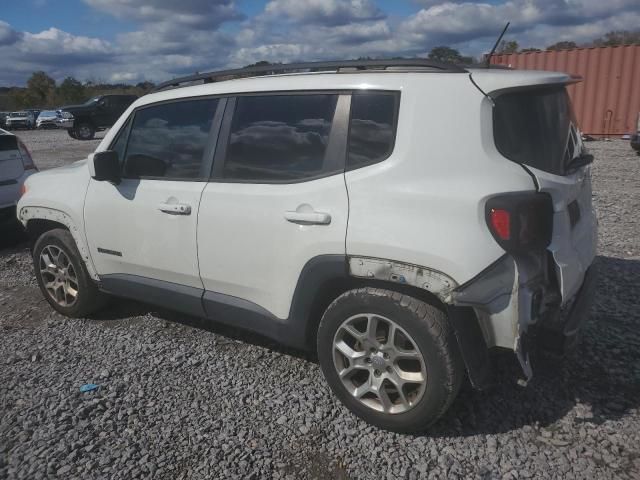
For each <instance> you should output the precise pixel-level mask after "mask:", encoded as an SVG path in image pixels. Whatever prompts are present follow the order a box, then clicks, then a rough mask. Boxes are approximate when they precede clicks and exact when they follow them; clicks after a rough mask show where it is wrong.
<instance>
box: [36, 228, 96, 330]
mask: <svg viewBox="0 0 640 480" xmlns="http://www.w3.org/2000/svg"><path fill="white" fill-rule="evenodd" d="M33 263H34V268H35V271H36V279H37V281H38V285H39V286H40V290H41V291H42V294H43V295H44V297H45V298H46V300H47V302H49V304H50V305H51V306H52V307H53V308H54V309H56V310H57V311H58V312H60V313H62V314H63V315H66V316H69V317H83V316H85V315H88V314H89V313H92V312H94V311H96V310H98V309H100V308H101V307H102V306H103V305H104V303H105V301H106V296H105V295H104V294H103V293H101V292H100V291H99V290H98V287H97V286H96V285H95V283H93V280H91V277H90V276H89V273H88V272H87V267H86V266H85V264H84V261H83V260H82V259H81V257H80V253H79V252H78V249H77V247H76V244H75V242H74V240H73V237H72V236H71V233H69V231H68V230H63V229H54V230H49V231H48V232H45V233H43V234H42V235H41V236H40V238H38V240H37V241H36V243H35V246H34V249H33Z"/></svg>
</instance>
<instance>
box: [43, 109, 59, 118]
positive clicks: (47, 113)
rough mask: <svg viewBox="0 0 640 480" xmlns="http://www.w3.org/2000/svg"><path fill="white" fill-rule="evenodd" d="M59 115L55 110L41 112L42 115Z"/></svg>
mask: <svg viewBox="0 0 640 480" xmlns="http://www.w3.org/2000/svg"><path fill="white" fill-rule="evenodd" d="M57 115H58V112H55V111H53V110H45V111H44V112H40V116H41V117H56V116H57Z"/></svg>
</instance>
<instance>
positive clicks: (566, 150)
mask: <svg viewBox="0 0 640 480" xmlns="http://www.w3.org/2000/svg"><path fill="white" fill-rule="evenodd" d="M493 136H494V140H495V144H496V147H497V149H498V151H499V152H500V153H501V154H502V155H504V156H505V157H507V158H508V159H509V160H512V161H514V162H517V163H522V164H525V165H528V166H530V167H534V168H537V169H539V170H543V171H545V172H549V173H553V174H556V175H565V174H566V167H567V165H568V164H569V162H571V160H572V159H573V157H574V153H575V148H576V144H577V142H578V138H577V125H576V120H575V116H574V114H573V109H572V107H571V100H570V99H569V95H568V94H567V91H566V89H565V88H564V86H561V87H558V86H555V87H544V88H540V87H537V88H533V89H526V90H518V91H513V92H507V93H503V94H501V95H499V96H497V97H496V98H495V107H494V109H493Z"/></svg>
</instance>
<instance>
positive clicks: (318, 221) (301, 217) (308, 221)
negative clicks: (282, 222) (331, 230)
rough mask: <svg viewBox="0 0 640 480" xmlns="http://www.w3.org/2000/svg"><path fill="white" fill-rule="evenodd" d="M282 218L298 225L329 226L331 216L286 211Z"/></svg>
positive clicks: (318, 213)
mask: <svg viewBox="0 0 640 480" xmlns="http://www.w3.org/2000/svg"><path fill="white" fill-rule="evenodd" d="M284 218H285V219H286V220H287V221H288V222H291V223H297V224H299V225H329V224H330V223H331V215H329V214H328V213H324V212H297V211H291V210H289V211H287V212H285V213H284Z"/></svg>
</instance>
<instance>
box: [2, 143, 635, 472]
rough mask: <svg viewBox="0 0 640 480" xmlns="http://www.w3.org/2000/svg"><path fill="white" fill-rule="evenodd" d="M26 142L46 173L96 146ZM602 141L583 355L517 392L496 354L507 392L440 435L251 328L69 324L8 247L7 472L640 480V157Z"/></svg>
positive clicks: (477, 401)
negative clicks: (593, 291) (594, 264)
mask: <svg viewBox="0 0 640 480" xmlns="http://www.w3.org/2000/svg"><path fill="white" fill-rule="evenodd" d="M23 138H25V141H26V142H27V144H28V145H29V146H30V147H31V148H32V150H33V152H34V155H35V157H36V162H37V163H38V164H39V165H40V166H42V167H45V166H48V165H52V164H56V163H58V162H59V161H61V160H62V159H65V160H76V159H78V158H81V157H82V156H84V155H85V153H88V152H85V150H88V151H91V148H90V146H91V145H89V143H86V144H85V143H84V142H77V141H73V140H71V139H67V138H66V134H64V132H43V133H41V132H26V134H25V135H24V136H23ZM53 139H55V141H56V143H55V145H54V144H52V143H51V142H52V140H53ZM90 143H92V144H93V146H95V144H96V143H97V142H90ZM54 146H55V150H54V149H53V147H54ZM590 147H591V149H592V151H593V152H594V153H595V155H596V162H595V166H594V171H595V178H594V184H595V202H596V206H597V208H598V211H599V218H600V257H599V258H598V262H599V264H600V269H601V280H600V288H599V290H598V293H597V297H596V299H595V306H594V308H593V310H592V316H591V320H590V322H589V324H588V325H587V328H586V329H585V332H584V336H583V340H582V343H581V344H580V346H579V348H578V351H577V353H576V356H575V357H573V358H571V359H570V360H568V361H566V362H564V363H557V362H554V361H552V360H549V359H537V362H536V364H535V365H534V369H535V374H536V377H535V379H534V381H533V382H532V383H531V384H530V385H529V387H527V388H521V387H518V386H517V385H516V383H515V379H516V378H518V373H519V369H518V366H517V364H516V362H515V361H514V359H513V358H512V356H511V355H505V354H499V355H496V356H495V357H494V362H495V365H496V372H495V377H496V386H495V387H494V388H493V389H492V390H490V391H488V392H482V393H481V392H475V391H473V390H471V389H470V388H469V387H465V388H464V389H463V390H462V392H461V394H460V396H459V398H458V399H457V401H456V402H455V403H454V405H453V407H452V408H451V410H450V411H449V413H448V414H447V415H446V416H445V417H444V418H443V420H442V421H440V422H439V423H438V424H437V425H436V427H435V428H434V429H433V430H432V431H431V432H430V434H429V435H422V436H403V435H398V434H392V433H387V432H384V431H380V430H376V429H375V428H372V427H370V426H368V425H367V424H365V423H364V422H362V421H360V420H358V419H356V418H355V417H354V416H352V415H351V414H350V413H349V412H348V411H347V410H346V409H345V408H343V407H342V406H341V405H340V404H339V403H338V402H337V400H336V399H335V398H334V397H333V396H332V395H331V393H330V391H329V388H328V387H327V385H326V384H325V382H324V380H323V379H322V375H321V373H320V370H319V368H318V366H317V365H316V363H314V362H313V361H311V360H310V359H307V358H306V357H305V356H304V355H302V354H299V353H297V352H291V351H287V350H285V349H282V348H279V347H278V346H277V345H274V344H272V343H270V342H268V341H266V340H263V339H260V338H258V337H254V336H252V335H249V334H247V333H243V332H239V331H234V330H231V329H226V328H222V327H220V326H216V325H203V324H201V323H200V322H199V321H196V320H194V319H190V318H187V317H183V316H181V315H177V314H172V313H169V312H159V311H157V310H156V309H154V308H150V307H146V306H144V305H141V304H137V303H132V302H125V301H119V302H116V303H114V304H113V305H112V306H111V307H109V309H107V310H106V311H105V312H103V313H101V314H100V315H99V316H97V317H95V318H92V319H83V320H71V319H67V318H64V317H61V316H60V315H58V314H55V313H53V312H52V310H51V309H50V308H49V307H48V306H47V304H46V303H45V301H44V300H43V299H42V297H41V295H40V293H39V291H38V290H37V288H36V286H35V282H34V279H33V274H32V269H31V266H30V263H29V258H28V256H29V254H28V251H27V249H26V246H25V245H24V244H23V243H19V244H17V245H15V244H14V245H11V246H5V248H4V249H1V250H0V478H10V479H18V478H20V479H38V478H65V479H67V478H83V479H84V478H87V479H89V478H109V479H111V478H118V479H120V478H122V479H131V478H159V479H187V478H189V479H192V478H193V479H204V478H291V479H298V478H302V479H304V478H369V479H372V478H375V479H379V478H389V479H396V478H403V479H405V478H406V479H415V478H443V477H449V478H505V479H508V478H558V479H560V478H562V479H569V478H603V479H606V478H636V479H637V478H640V415H639V412H638V408H639V403H640V313H639V312H638V308H637V307H638V299H639V298H640V240H639V237H640V215H639V214H638V211H640V181H638V178H640V158H638V157H637V156H636V155H635V154H634V153H632V152H631V150H630V148H629V146H628V144H627V143H626V142H622V141H614V142H594V143H591V144H590ZM89 382H93V383H96V384H99V385H100V389H99V390H97V391H94V392H90V393H80V391H79V387H80V386H81V385H83V384H84V383H89Z"/></svg>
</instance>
